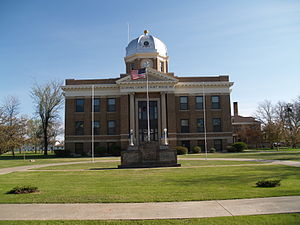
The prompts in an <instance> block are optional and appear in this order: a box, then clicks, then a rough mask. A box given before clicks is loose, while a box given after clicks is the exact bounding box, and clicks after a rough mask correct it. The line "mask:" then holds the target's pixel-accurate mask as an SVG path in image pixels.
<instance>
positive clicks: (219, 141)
mask: <svg viewBox="0 0 300 225" xmlns="http://www.w3.org/2000/svg"><path fill="white" fill-rule="evenodd" d="M214 148H215V149H216V151H218V152H221V151H222V139H216V140H214Z"/></svg>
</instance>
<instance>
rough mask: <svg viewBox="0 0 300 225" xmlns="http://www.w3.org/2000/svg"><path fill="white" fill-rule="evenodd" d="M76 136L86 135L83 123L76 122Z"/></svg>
mask: <svg viewBox="0 0 300 225" xmlns="http://www.w3.org/2000/svg"><path fill="white" fill-rule="evenodd" d="M75 134H76V135H84V123H83V121H76V122H75Z"/></svg>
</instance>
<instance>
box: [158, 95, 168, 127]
mask: <svg viewBox="0 0 300 225" xmlns="http://www.w3.org/2000/svg"><path fill="white" fill-rule="evenodd" d="M160 97H161V126H162V129H165V128H167V110H166V93H165V92H161V93H160Z"/></svg>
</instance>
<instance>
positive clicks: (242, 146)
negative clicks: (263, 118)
mask: <svg viewBox="0 0 300 225" xmlns="http://www.w3.org/2000/svg"><path fill="white" fill-rule="evenodd" d="M232 147H233V148H234V150H235V152H242V151H244V150H245V149H246V148H247V145H246V143H244V142H235V143H233V144H232Z"/></svg>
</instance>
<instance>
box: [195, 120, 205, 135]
mask: <svg viewBox="0 0 300 225" xmlns="http://www.w3.org/2000/svg"><path fill="white" fill-rule="evenodd" d="M197 132H204V119H203V118H200V119H197Z"/></svg>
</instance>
